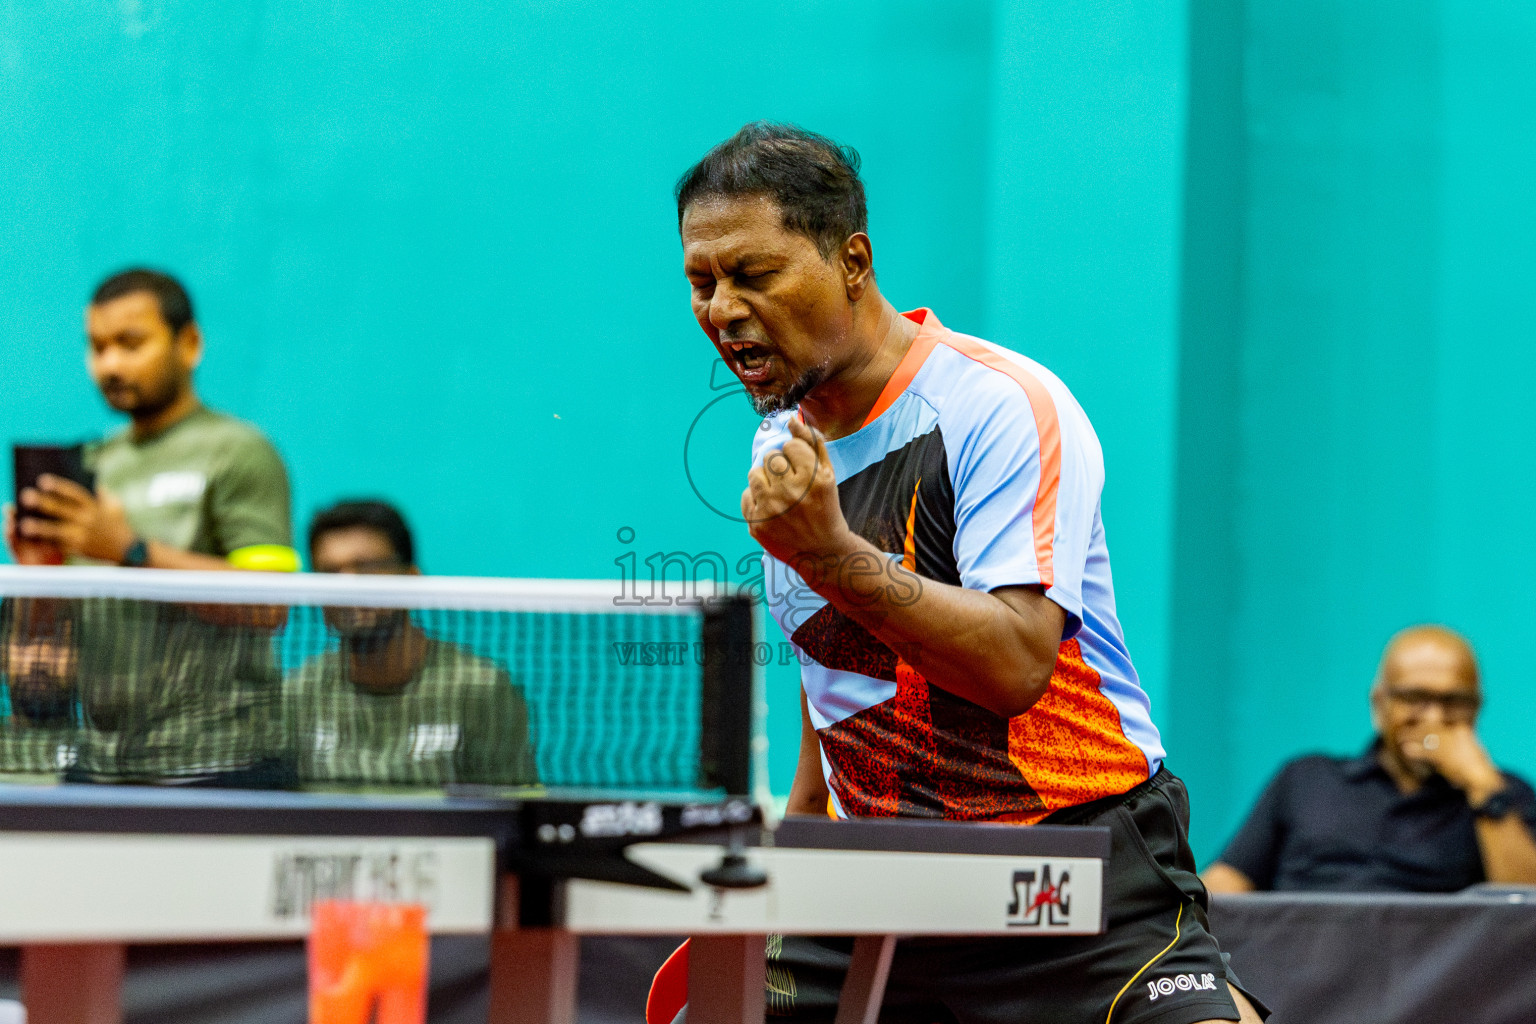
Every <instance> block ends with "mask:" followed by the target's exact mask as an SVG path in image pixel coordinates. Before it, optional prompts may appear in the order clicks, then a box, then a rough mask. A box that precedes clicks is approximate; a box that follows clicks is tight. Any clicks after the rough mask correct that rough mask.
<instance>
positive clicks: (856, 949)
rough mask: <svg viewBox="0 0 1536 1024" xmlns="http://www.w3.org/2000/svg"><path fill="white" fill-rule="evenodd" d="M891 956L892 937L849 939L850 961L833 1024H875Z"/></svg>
mask: <svg viewBox="0 0 1536 1024" xmlns="http://www.w3.org/2000/svg"><path fill="white" fill-rule="evenodd" d="M895 953H896V936H894V935H860V936H859V937H858V938H856V939H854V940H853V959H852V961H850V962H849V964H848V974H847V975H846V976H845V977H844V978H843V991H842V994H841V995H840V996H838V1000H837V1020H836V1022H835V1024H875V1021H876V1020H877V1019H878V1018H879V1016H880V1001H881V1000H882V999H884V998H885V982H886V979H888V978H889V977H890V976H891V958H892V957H893V956H894V955H895Z"/></svg>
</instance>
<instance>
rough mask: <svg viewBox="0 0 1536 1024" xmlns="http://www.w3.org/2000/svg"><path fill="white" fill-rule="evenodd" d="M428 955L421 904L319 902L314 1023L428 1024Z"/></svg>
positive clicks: (312, 945) (312, 970)
mask: <svg viewBox="0 0 1536 1024" xmlns="http://www.w3.org/2000/svg"><path fill="white" fill-rule="evenodd" d="M430 949H431V944H430V942H429V940H428V937H427V908H426V907H424V906H421V905H420V904H416V903H409V904H400V903H352V902H348V901H345V900H322V901H320V902H317V903H316V904H315V905H314V906H313V907H312V908H311V910H310V931H309V1024H426V1020H427V958H428V955H429V951H430ZM375 1011H377V1016H375Z"/></svg>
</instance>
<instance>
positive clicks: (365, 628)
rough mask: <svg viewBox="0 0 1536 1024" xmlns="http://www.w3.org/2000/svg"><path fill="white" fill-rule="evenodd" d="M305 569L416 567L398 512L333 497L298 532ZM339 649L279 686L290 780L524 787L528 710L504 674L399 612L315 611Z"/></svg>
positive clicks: (530, 775) (532, 776)
mask: <svg viewBox="0 0 1536 1024" xmlns="http://www.w3.org/2000/svg"><path fill="white" fill-rule="evenodd" d="M309 553H310V555H309V556H310V564H311V566H312V567H313V568H314V569H315V571H317V572H342V573H366V574H379V573H398V574H416V573H419V572H420V570H419V569H418V568H417V567H416V564H415V552H414V545H413V543H412V540H411V534H410V531H409V529H408V528H407V527H406V525H405V520H404V518H403V517H402V516H401V515H400V513H399V512H397V511H396V510H395V509H394V508H392V507H391V506H389V505H387V504H385V503H383V502H380V501H353V502H343V503H342V504H339V505H336V506H334V507H332V508H329V509H326V510H325V511H323V512H321V513H319V514H318V515H317V516H316V517H315V519H314V522H313V523H312V524H311V526H310V530H309ZM325 623H326V626H327V627H328V628H329V629H330V630H331V631H332V632H334V633H336V634H337V635H338V637H339V638H340V641H341V642H340V646H339V647H338V649H336V650H334V651H327V652H326V653H324V654H321V655H318V656H317V657H314V658H312V659H310V660H309V661H307V662H305V663H304V664H303V665H302V666H300V667H299V668H298V669H296V670H295V671H294V672H292V673H291V674H290V675H289V676H288V678H287V680H286V682H285V691H286V692H285V706H286V708H287V714H286V716H285V717H286V720H287V722H288V725H289V729H290V730H291V731H290V735H291V737H292V741H293V743H294V744H295V746H296V747H297V758H298V766H299V776H300V778H301V780H302V781H304V782H311V783H361V784H393V785H413V786H442V785H446V784H448V783H485V784H502V785H508V784H533V783H535V782H536V781H537V772H536V770H535V767H534V756H533V753H534V752H533V748H532V746H531V744H530V743H529V741H528V706H527V703H526V702H525V701H524V699H523V694H522V691H521V690H520V689H519V688H518V687H517V686H515V685H514V684H513V682H512V679H511V676H509V675H508V673H507V671H506V669H504V668H502V667H501V666H500V665H498V664H496V663H495V662H494V661H491V660H489V659H487V658H484V657H481V656H479V655H477V654H474V653H472V652H471V651H469V650H466V649H465V648H463V647H460V646H459V645H457V644H453V643H448V642H446V641H444V640H440V639H437V638H435V637H432V636H429V635H428V634H427V633H426V632H425V631H424V630H423V629H422V628H421V627H420V626H419V625H418V624H417V623H416V622H415V621H414V620H413V619H412V618H411V615H410V613H409V612H407V611H404V610H401V609H388V608H327V609H326V610H325Z"/></svg>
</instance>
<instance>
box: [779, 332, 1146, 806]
mask: <svg viewBox="0 0 1536 1024" xmlns="http://www.w3.org/2000/svg"><path fill="white" fill-rule="evenodd" d="M903 315H905V316H906V317H907V318H908V319H910V320H912V321H913V322H914V323H916V324H918V325H919V330H918V335H917V338H916V340H914V341H913V343H912V347H911V349H910V350H909V351H908V352H907V355H906V357H905V358H904V359H903V360H902V361H901V364H900V365H899V366H898V367H897V368H896V372H895V373H894V374H893V375H892V377H891V380H890V382H889V383H888V384H887V385H886V387H885V389H884V391H883V392H882V393H881V395H880V398H879V400H878V401H877V402H876V403H875V406H874V408H873V409H871V410H870V413H869V416H868V417H867V419H866V420H865V422H864V424H863V425H862V426H861V427H860V428H859V429H858V430H857V431H855V432H854V433H852V434H850V435H848V436H847V437H842V438H839V439H837V440H835V441H831V442H828V445H827V449H828V452H829V454H830V455H831V459H832V465H833V468H834V470H835V472H836V474H837V486H838V499H839V503H840V504H841V506H842V510H843V515H844V517H845V518H846V519H847V521H848V525H849V527H850V528H851V529H852V530H853V531H854V532H855V533H858V534H859V535H860V536H862V537H864V538H865V539H866V540H868V541H870V542H871V543H872V544H874V545H875V546H876V547H877V548H879V549H880V550H881V551H882V552H885V553H886V555H887V557H888V558H890V560H891V562H892V563H899V564H901V565H903V566H905V567H906V568H908V569H910V570H912V571H913V572H915V573H916V574H917V575H918V576H920V577H923V578H924V579H928V580H934V581H936V582H938V583H943V584H950V585H953V586H962V587H967V588H970V589H973V590H982V591H991V590H995V589H997V588H998V587H1007V586H1028V585H1034V586H1039V587H1042V588H1043V589H1044V592H1045V595H1046V596H1047V597H1048V598H1050V599H1051V600H1052V601H1054V602H1056V604H1058V605H1060V606H1061V607H1062V608H1063V609H1064V610H1065V611H1066V613H1067V624H1066V628H1065V630H1064V632H1063V634H1062V639H1061V647H1060V650H1059V653H1058V656H1057V661H1056V669H1055V672H1054V674H1053V675H1052V677H1051V683H1050V686H1049V688H1048V690H1047V692H1046V693H1045V695H1044V696H1043V697H1041V699H1040V700H1039V702H1037V703H1036V704H1035V705H1034V706H1033V707H1032V708H1030V710H1029V711H1027V712H1026V713H1024V714H1022V715H1018V716H1016V717H1014V718H1004V717H1003V716H1001V715H998V714H995V713H993V712H991V711H988V710H986V709H985V708H982V707H979V706H978V705H976V704H973V703H971V702H970V701H967V700H964V699H963V698H960V697H957V696H954V695H953V694H950V693H948V692H947V691H945V690H942V689H940V688H938V687H936V686H930V685H929V684H928V682H927V680H926V679H924V678H923V675H922V672H921V665H922V662H921V658H920V654H919V652H915V651H899V650H893V649H892V648H891V647H888V646H887V645H885V644H884V643H882V642H881V641H879V640H877V639H876V638H875V637H874V635H873V634H871V633H869V632H868V631H867V630H865V629H864V628H863V627H862V626H860V625H858V624H857V623H855V622H854V621H853V620H852V619H850V618H849V617H848V616H846V615H844V614H843V613H842V612H840V611H838V610H837V609H836V608H834V607H833V606H832V605H830V604H828V603H827V602H826V600H825V599H823V598H822V597H821V596H820V595H818V594H816V593H815V592H814V591H812V590H811V589H810V588H809V587H807V586H805V584H804V582H803V581H802V580H801V579H800V577H799V576H798V575H797V574H796V573H795V572H794V571H793V570H792V569H791V568H790V567H789V566H786V565H784V564H783V563H781V562H779V561H778V560H777V559H774V558H773V557H772V556H769V555H767V554H765V555H764V556H763V559H764V566H763V568H764V583H765V589H766V591H767V594H768V598H769V603H770V607H771V610H772V613H773V616H774V618H775V619H776V620H777V621H778V623H779V625H780V626H781V627H782V628H783V630H784V633H785V635H787V636H788V637H789V639H790V640H791V641H792V642H793V643H794V644H795V646H796V647H797V648H798V650H799V652H800V654H801V660H802V663H804V665H805V667H804V669H803V671H802V673H801V679H802V682H803V684H804V687H805V692H806V696H807V703H808V706H809V709H810V716H811V723H812V725H813V726H814V727H815V729H816V732H817V735H818V736H819V737H820V739H821V751H822V769H823V772H824V773H825V775H826V779H827V783H828V786H829V788H830V790H831V793H832V805H833V810H834V811H835V813H837V814H838V815H840V816H842V817H867V816H893V815H902V816H917V817H942V818H952V819H969V820H992V821H1018V822H1026V823H1028V822H1035V821H1039V820H1040V819H1041V818H1044V817H1045V816H1046V815H1048V814H1050V813H1051V812H1052V811H1055V810H1058V809H1060V808H1063V807H1072V806H1075V805H1077V804H1082V803H1086V802H1088V801H1090V800H1095V799H1098V798H1100V797H1105V796H1111V795H1114V794H1118V793H1123V792H1125V791H1126V790H1128V789H1130V788H1131V787H1132V786H1134V785H1136V784H1137V783H1138V782H1141V781H1142V780H1144V779H1146V778H1148V777H1149V776H1150V775H1151V774H1152V773H1154V772H1155V771H1157V768H1158V766H1159V764H1160V763H1161V760H1162V757H1163V749H1162V743H1161V741H1160V739H1159V737H1158V732H1157V728H1156V727H1155V726H1154V725H1153V724H1152V718H1151V715H1150V713H1149V706H1148V701H1147V696H1146V693H1145V692H1144V691H1143V690H1142V689H1141V685H1140V683H1139V682H1138V680H1137V678H1136V669H1135V667H1134V666H1133V665H1132V663H1131V657H1130V654H1129V653H1128V652H1127V650H1126V646H1125V639H1124V637H1123V635H1122V634H1121V630H1120V623H1119V620H1118V619H1117V618H1116V615H1115V593H1114V585H1113V582H1112V581H1111V577H1110V568H1109V549H1108V547H1107V546H1106V544H1105V539H1104V525H1103V522H1102V521H1101V518H1100V511H1099V496H1100V493H1101V491H1102V490H1103V487H1104V459H1103V453H1102V451H1101V450H1100V448H1099V441H1098V438H1097V436H1095V434H1094V432H1093V427H1092V426H1091V425H1090V424H1089V422H1088V417H1087V416H1086V415H1085V414H1084V412H1083V410H1082V407H1081V406H1079V405H1078V404H1077V401H1076V400H1075V399H1074V398H1073V397H1072V394H1071V392H1069V391H1068V390H1067V388H1066V386H1065V385H1064V384H1062V382H1061V381H1060V380H1058V379H1057V378H1056V377H1055V375H1053V374H1052V373H1051V372H1050V371H1049V370H1046V369H1045V368H1044V367H1042V366H1040V365H1039V364H1038V363H1035V362H1033V361H1032V360H1030V359H1027V358H1025V357H1024V356H1021V355H1019V354H1018V353H1016V352H1010V351H1008V350H1007V349H1004V348H1000V347H999V346H997V345H993V344H991V343H990V342H986V341H982V340H980V339H978V338H972V337H968V336H966V335H963V334H957V333H955V332H954V331H951V330H949V329H947V328H946V327H944V326H943V325H942V324H941V323H939V320H938V317H936V316H934V315H933V312H932V311H931V310H927V309H919V310H916V311H914V312H911V313H906V314H903ZM792 415H796V413H794V412H788V413H781V414H779V415H776V416H773V417H770V418H769V419H768V420H766V421H765V422H764V423H763V427H762V429H761V430H759V431H758V433H757V437H756V440H755V442H754V444H753V451H752V458H753V464H754V465H760V464H761V463H762V460H763V459H764V458H765V457H766V456H767V455H768V454H769V453H770V452H772V451H774V450H776V449H778V448H779V447H781V446H782V445H783V444H784V442H785V441H787V440H788V439H789V437H790V434H789V430H788V426H787V422H788V418H789V417H790V416H792ZM857 571H859V572H860V573H861V574H864V575H867V579H866V580H865V581H864V582H862V583H861V584H859V586H860V588H861V590H866V591H867V590H868V588H870V587H874V586H882V585H883V586H886V587H888V588H893V589H890V590H888V591H887V597H889V598H890V599H894V600H904V599H915V598H916V592H915V588H913V587H912V585H911V583H910V581H908V582H906V583H902V582H901V581H902V580H907V579H908V578H907V577H905V576H904V575H902V574H894V573H888V574H886V576H885V578H884V579H881V578H880V577H879V576H878V574H869V567H868V566H862V567H859V568H858V570H857Z"/></svg>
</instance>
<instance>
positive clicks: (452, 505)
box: [0, 0, 992, 790]
mask: <svg viewBox="0 0 1536 1024" xmlns="http://www.w3.org/2000/svg"><path fill="white" fill-rule="evenodd" d="M710 18H711V19H712V20H711V21H710V22H709V23H708V25H707V26H706V25H704V24H702V23H701V22H700V20H699V10H698V8H697V7H696V6H695V5H687V4H681V3H674V4H662V5H638V6H637V5H625V4H589V3H537V4H535V3H523V2H498V3H491V4H471V5H451V4H427V5H416V6H415V7H412V8H398V9H383V8H380V7H378V5H376V4H369V3H362V2H354V0H337V2H334V3H325V4H315V3H306V4H292V5H278V6H270V5H269V6H266V7H261V6H255V7H252V6H251V5H225V6H222V7H220V6H214V7H209V6H207V5H200V4H194V3H190V2H180V0H135V2H133V3H129V2H127V0H125V2H123V3H121V4H117V3H67V4H56V5H48V6H46V7H37V6H35V5H30V6H29V5H24V4H0V75H3V80H0V133H3V137H4V138H5V140H6V141H5V144H4V146H0V225H3V228H0V395H3V396H4V398H3V399H0V439H3V440H4V441H5V442H7V443H8V442H9V441H11V440H15V439H24V438H31V439H74V438H82V437H86V436H90V435H93V434H97V433H100V432H101V431H103V430H105V429H107V428H108V427H109V426H111V425H112V424H113V419H112V417H111V416H110V415H109V414H108V413H107V412H106V411H105V410H104V408H103V407H102V405H101V402H100V400H99V398H98V397H97V395H96V394H95V392H94V389H93V388H92V387H91V385H90V382H89V380H88V379H87V377H86V375H85V372H84V367H83V336H82V331H81V313H82V309H83V305H84V301H85V299H86V297H87V296H88V295H89V292H90V289H91V288H92V287H93V286H94V284H95V283H96V282H97V281H98V280H99V279H100V278H101V277H102V276H104V275H105V274H106V273H108V272H110V271H111V270H114V269H117V268H119V267H121V266H123V265H125V264H129V263H140V262H142V263H148V264H151V265H157V266H163V267H165V268H167V269H169V270H171V271H173V272H175V273H177V274H179V275H181V276H182V277H183V278H184V279H185V280H186V282H187V284H188V286H189V288H190V289H191V290H192V292H193V296H194V299H195V301H196V303H197V305H198V310H199V318H200V320H201V321H202V323H203V326H204V328H205V333H206V336H207V338H208V356H207V360H206V362H205V364H204V366H203V368H202V370H201V371H200V375H199V380H200V385H201V387H202V390H203V392H204V395H205V397H206V398H207V400H208V401H209V402H210V404H213V405H215V406H216V407H219V408H222V409H225V410H227V411H229V412H232V413H235V414H237V415H239V416H242V417H245V418H247V419H249V420H252V421H254V422H256V423H258V424H260V425H261V426H262V428H263V429H265V430H266V431H267V432H268V434H269V435H270V436H271V437H272V439H273V440H274V441H275V442H276V444H277V445H278V447H279V448H280V449H281V450H282V452H283V453H284V455H285V456H286V458H287V461H288V465H289V469H290V473H291V475H292V478H293V482H294V497H295V505H294V508H295V518H296V521H298V522H299V523H302V522H304V521H305V520H307V518H308V516H309V514H310V513H311V512H312V511H313V510H314V509H316V508H317V507H319V506H321V505H323V504H324V503H327V502H329V501H332V500H334V499H336V498H337V497H340V496H346V495H357V494H382V495H384V496H387V497H390V498H393V499H395V500H397V501H398V502H400V503H401V505H402V506H403V507H404V508H405V510H406V511H407V514H408V515H409V517H410V519H411V520H412V522H413V524H414V525H415V527H416V530H417V532H418V533H419V535H420V538H419V550H420V551H421V553H422V561H423V564H424V566H425V568H426V569H427V570H428V571H430V572H437V573H462V574H494V575H513V576H573V577H609V578H614V577H616V575H617V572H618V570H617V568H616V567H615V564H614V561H615V559H619V558H623V557H624V556H625V555H626V554H627V553H630V552H633V553H635V554H636V555H637V556H638V557H639V558H640V559H642V560H643V559H644V558H645V557H646V556H647V555H649V554H654V553H666V552H673V551H680V552H687V553H690V554H702V553H707V552H718V553H720V554H721V555H722V556H724V557H725V558H726V559H727V562H728V565H729V566H730V568H731V570H732V573H733V575H734V574H735V573H736V572H737V571H738V570H737V564H738V561H739V559H740V558H741V557H742V556H743V555H746V554H748V553H749V552H751V551H752V550H753V545H752V544H751V541H750V538H748V537H747V535H746V533H745V531H744V529H743V528H742V527H741V526H740V525H739V524H737V523H734V522H731V521H728V520H726V519H722V518H721V517H719V516H717V515H715V514H713V513H711V512H710V511H709V510H708V508H706V507H705V505H704V504H703V503H701V501H700V500H699V498H698V497H697V496H696V495H695V493H694V491H693V489H692V488H691V487H690V484H689V474H688V472H685V466H684V439H685V437H687V435H688V431H689V428H690V426H691V425H693V424H694V422H695V420H696V419H698V420H699V426H698V429H697V431H696V433H695V435H694V436H695V443H694V445H693V446H691V447H690V449H689V457H688V463H689V465H688V469H690V470H691V471H692V474H693V477H694V480H695V482H696V483H697V485H698V487H699V490H700V492H701V493H702V494H703V495H704V497H706V498H708V499H709V500H710V501H711V502H712V503H713V504H715V505H716V506H718V507H723V508H725V509H734V508H735V507H737V505H738V495H739V493H740V489H741V487H742V486H743V481H744V477H745V465H746V461H747V455H748V450H749V445H750V442H751V436H752V432H753V430H754V428H755V426H756V423H757V419H756V417H754V416H753V415H752V414H751V412H750V410H749V408H748V407H747V405H746V403H745V401H744V400H742V401H728V402H725V403H722V404H720V405H717V406H713V407H710V409H709V411H708V412H707V413H706V414H705V415H704V416H703V418H702V419H700V413H701V412H702V411H703V410H705V408H706V407H707V406H709V404H710V402H711V401H712V400H713V399H715V398H716V397H718V395H717V392H715V391H712V390H711V387H710V384H711V379H712V378H711V363H712V354H713V350H712V349H711V347H710V346H709V344H708V342H707V341H706V339H705V338H704V336H703V335H702V334H701V333H700V332H699V330H698V327H697V325H696V324H695V323H694V322H693V319H692V316H691V314H690V312H689V308H688V298H687V283H686V281H685V280H684V278H683V276H682V273H681V259H680V250H679V246H678V241H677V234H676V217H675V212H674V209H673V207H672V200H671V186H672V183H673V181H674V180H675V179H676V178H677V176H678V175H679V174H680V173H681V172H682V171H683V170H684V169H685V168H686V167H687V166H688V165H689V164H690V163H691V162H692V161H693V160H695V159H697V158H698V157H699V156H701V155H702V154H703V152H704V151H705V149H707V148H708V147H709V146H710V145H712V144H713V143H715V142H717V141H719V140H720V139H722V138H725V137H726V136H728V135H729V134H730V133H731V132H732V131H734V130H735V129H736V128H737V127H738V126H740V125H741V124H742V123H743V122H745V121H747V120H750V119H753V118H760V117H767V118H774V119H783V120H792V121H796V122H800V123H803V124H806V125H808V126H812V127H814V128H816V129H817V130H820V131H823V132H826V133H829V134H831V135H833V136H836V137H838V138H840V139H845V140H847V141H849V142H851V143H853V144H855V145H857V146H858V148H859V149H860V150H861V151H862V153H863V155H864V158H865V162H866V167H867V174H866V178H867V181H868V186H869V191H870V195H871V203H870V208H871V209H870V213H871V221H872V231H873V235H874V239H875V243H876V259H877V265H878V267H879V270H880V275H881V283H882V286H883V287H884V289H885V290H886V292H887V294H889V295H890V297H891V298H892V300H893V301H895V302H897V303H901V304H904V305H905V306H917V305H931V306H933V307H934V308H935V309H937V310H939V311H940V313H941V315H942V316H943V317H945V318H946V319H947V320H950V321H952V322H954V323H955V324H956V326H961V327H969V328H970V329H972V330H976V329H978V325H979V323H980V320H981V318H982V315H983V300H982V280H983V276H984V275H983V269H984V266H985V260H986V254H985V250H984V244H983V230H982V229H983V216H984V208H983V207H982V206H981V205H979V204H978V203H977V201H976V199H977V196H978V195H982V194H984V193H985V190H986V187H987V166H986V154H987V152H988V141H989V137H988V117H989V111H988V102H987V98H988V94H989V93H988V89H989V82H990V76H991V60H992V44H991V26H992V11H991V7H990V5H989V4H988V3H986V2H982V0H959V2H952V3H946V4H942V5H934V4H929V3H922V2H916V0H902V2H889V0H864V2H849V3H840V4H833V5H827V4H821V3H810V2H786V3H778V4H774V5H769V6H768V7H766V8H765V7H762V6H759V7H755V8H752V9H751V10H750V11H748V10H746V9H739V10H738V9H734V8H730V7H725V8H721V9H719V10H714V11H712V12H711V14H710ZM705 31H708V32H709V33H711V34H714V35H715V36H716V37H717V38H737V39H742V40H748V39H750V45H741V46H736V47H732V48H731V50H730V53H729V54H728V55H725V54H719V53H715V54H709V53H708V52H706V50H707V48H706V47H704V46H703V44H702V42H701V38H700V36H701V33H702V32H705ZM5 465H6V468H5V469H4V470H3V471H0V472H4V473H5V474H6V477H7V478H8V476H9V460H8V459H6V460H5ZM4 484H5V490H6V493H7V494H8V493H9V490H10V487H9V480H8V479H6V480H5V481H4ZM623 527H629V528H630V529H632V530H633V531H634V540H633V542H632V543H630V544H622V543H620V541H619V540H618V539H617V538H618V534H619V530H620V529H621V528H623ZM674 571H675V570H674ZM615 592H616V594H617V584H616V585H615ZM774 639H777V637H775V638H774ZM769 684H770V696H771V701H770V705H771V708H772V709H773V710H772V712H771V720H770V732H771V733H772V735H774V736H775V737H776V738H777V740H778V742H776V743H775V744H774V747H773V749H774V765H773V767H774V777H775V784H776V786H777V788H779V789H781V790H783V789H787V786H788V780H789V777H790V773H791V771H792V768H793V759H794V756H795V752H796V744H795V738H796V735H797V730H798V702H797V699H796V697H795V690H794V687H795V686H796V677H795V675H794V673H793V672H792V671H791V670H790V669H789V668H787V667H781V666H775V668H774V670H773V671H771V672H770V674H769Z"/></svg>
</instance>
